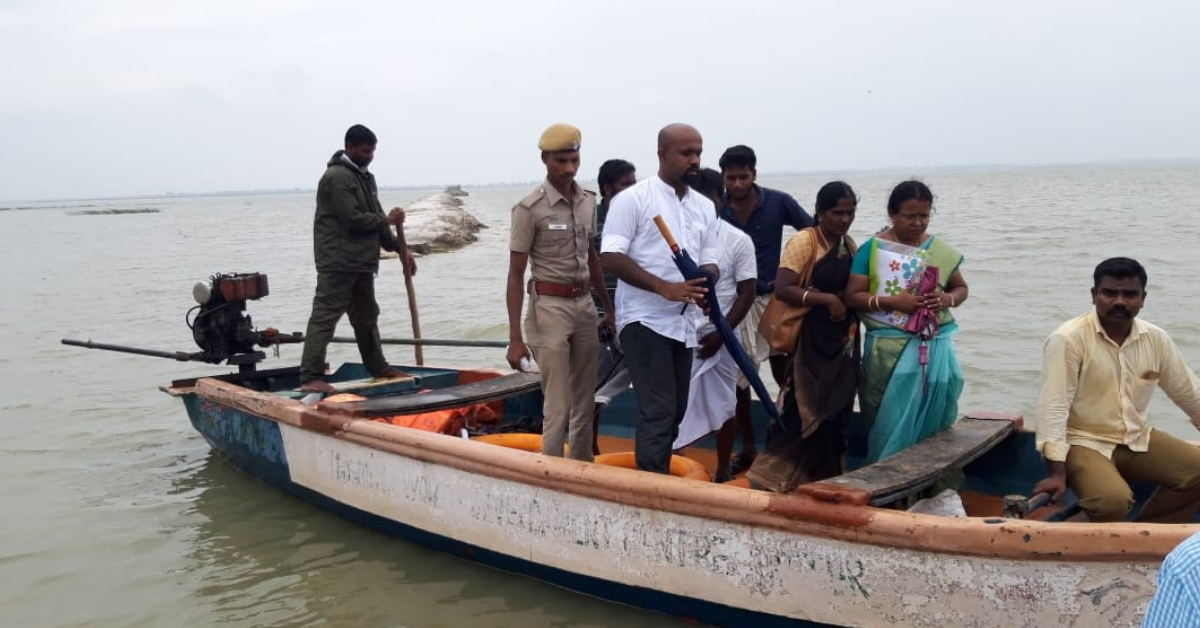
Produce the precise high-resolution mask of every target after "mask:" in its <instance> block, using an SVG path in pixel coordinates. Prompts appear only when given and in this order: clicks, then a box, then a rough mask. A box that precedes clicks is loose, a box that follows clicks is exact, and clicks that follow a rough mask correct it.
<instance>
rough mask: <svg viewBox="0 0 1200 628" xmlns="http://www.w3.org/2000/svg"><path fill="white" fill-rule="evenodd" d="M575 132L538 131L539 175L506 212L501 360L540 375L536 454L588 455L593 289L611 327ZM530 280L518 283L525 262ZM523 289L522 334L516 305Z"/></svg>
mask: <svg viewBox="0 0 1200 628" xmlns="http://www.w3.org/2000/svg"><path fill="white" fill-rule="evenodd" d="M579 140H580V133H579V129H577V128H575V127H573V126H570V125H567V124H555V125H552V126H551V127H550V128H548V129H546V131H545V132H544V133H542V137H541V139H540V140H539V141H538V148H540V149H541V151H542V163H543V164H545V165H546V180H545V181H544V182H543V183H542V184H541V185H540V186H539V187H538V188H537V189H536V190H534V191H533V193H531V194H530V195H529V196H526V197H525V198H523V199H521V202H519V203H517V205H516V206H515V207H513V210H512V233H511V236H510V238H509V257H508V295H507V299H506V302H507V305H508V342H509V345H508V355H507V358H508V363H509V365H510V366H512V367H513V368H514V369H520V368H521V367H522V365H521V361H522V359H524V358H528V357H529V352H530V351H531V350H532V352H533V359H535V360H536V362H537V365H538V368H539V369H540V370H541V373H542V393H543V395H544V396H545V405H544V406H543V414H544V419H543V423H542V453H543V454H547V455H551V456H561V455H562V453H563V441H564V440H566V441H568V442H569V443H570V447H569V449H568V451H567V455H568V456H569V457H571V458H574V459H575V460H585V461H591V460H592V439H593V436H592V421H593V418H592V409H593V406H594V397H593V394H594V392H595V385H596V355H597V350H598V348H599V336H598V331H597V328H596V306H595V305H594V304H593V303H592V298H591V292H592V290H595V291H596V293H597V295H599V297H600V301H601V306H602V307H603V308H604V312H605V315H604V318H603V320H602V321H601V323H600V325H601V326H602V327H607V328H608V329H609V330H610V331H611V330H612V329H613V315H612V311H613V309H612V300H611V299H610V298H609V296H608V291H607V290H605V289H604V276H603V273H602V271H601V269H600V258H599V256H598V255H597V254H596V248H595V246H594V244H593V237H594V235H595V231H596V194H595V193H594V192H592V191H591V190H585V189H583V188H581V187H579V185H578V184H576V183H575V173H576V172H577V171H578V170H579ZM526 266H530V267H531V275H532V279H530V280H529V282H528V284H526V282H525V267H526ZM526 293H528V294H529V312H528V314H527V315H526V318H525V335H526V336H527V337H528V347H527V346H526V338H524V337H522V335H521V322H520V321H521V307H522V302H523V301H524V298H525V294H526Z"/></svg>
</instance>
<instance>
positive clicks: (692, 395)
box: [671, 333, 738, 449]
mask: <svg viewBox="0 0 1200 628" xmlns="http://www.w3.org/2000/svg"><path fill="white" fill-rule="evenodd" d="M703 335H704V333H701V334H700V336H701V337H703ZM737 374H738V367H737V363H736V362H734V361H733V356H731V355H729V351H728V350H727V349H725V347H721V349H720V351H717V353H716V355H713V356H711V357H709V358H708V359H705V360H700V359H695V360H693V361H692V380H691V384H690V385H689V387H688V400H687V401H688V403H687V412H685V413H684V415H683V422H682V423H680V424H679V435H678V436H676V437H675V443H674V444H672V445H671V448H672V449H682V448H684V447H687V446H688V445H691V444H692V443H695V442H696V441H698V440H700V439H701V438H704V437H705V436H708V435H709V434H711V433H713V432H715V431H717V430H719V429H721V426H722V425H724V424H725V422H726V421H728V420H730V419H732V418H733V412H734V410H735V408H736V407H737V395H736V394H735V392H734V387H735V385H736V382H737Z"/></svg>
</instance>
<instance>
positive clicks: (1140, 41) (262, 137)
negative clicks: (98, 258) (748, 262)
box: [0, 0, 1200, 199]
mask: <svg viewBox="0 0 1200 628" xmlns="http://www.w3.org/2000/svg"><path fill="white" fill-rule="evenodd" d="M1198 16H1200V4H1197V3H1195V2H1186V1H1179V2H1153V1H1147V2H1143V3H1133V2H1104V1H1095V0H1093V1H1079V2H1077V1H1066V0H1061V1H1060V0H1039V1H1036V2H1026V1H1015V2H987V3H983V2H962V1H961V0H959V1H947V2H924V1H922V2H905V1H900V2H895V1H891V2H883V1H880V2H845V1H840V2H827V1H826V2H807V1H782V0H781V1H777V2H767V1H754V0H739V1H728V2H712V1H707V0H695V1H692V2H668V1H654V0H642V1H640V2H634V1H630V2H625V1H622V0H608V1H599V2H587V1H566V0H560V1H558V2H542V1H532V0H507V1H504V0H483V1H478V2H466V1H455V0H439V1H438V2H414V1H411V0H409V1H404V0H398V1H392V2H373V1H365V0H364V1H359V2H334V1H332V0H330V1H326V0H205V1H196V0H189V1H187V2H179V1H175V0H105V1H104V2H97V1H93V0H69V1H68V0H0V81H2V84H0V138H2V139H3V141H4V150H3V153H2V156H0V198H2V199H37V198H63V197H88V196H118V195H135V194H157V193H166V192H203V191H212V190H249V189H275V188H294V187H302V188H311V187H314V186H315V185H316V181H317V179H318V178H319V176H320V174H321V172H322V170H323V164H324V162H325V160H326V159H328V157H329V156H330V154H332V152H333V151H334V150H336V149H337V148H340V145H341V141H342V136H343V133H344V132H345V130H346V128H347V127H348V126H349V125H351V124H354V123H363V124H366V125H367V126H369V127H371V128H372V129H373V130H374V131H375V132H376V133H377V135H378V136H379V138H380V142H379V147H378V152H377V154H376V160H375V163H374V164H373V165H372V168H373V170H374V171H375V173H376V176H377V178H378V180H379V182H380V184H381V185H413V184H425V183H429V184H445V183H455V182H458V183H467V184H470V183H486V182H500V181H520V180H531V179H537V178H540V177H541V176H542V175H544V172H545V171H544V169H543V167H542V165H541V163H540V161H539V160H538V152H537V148H536V142H537V138H538V135H539V134H540V133H541V131H542V130H543V129H544V128H545V127H546V126H548V125H549V124H551V123H555V122H569V123H572V124H575V125H577V126H579V127H580V128H581V129H582V131H583V152H582V157H583V175H584V176H586V178H594V176H595V170H596V168H597V167H599V165H600V163H601V162H602V161H603V160H604V159H607V158H610V157H624V158H628V159H630V160H632V161H634V163H635V164H637V166H638V167H639V169H640V174H642V175H643V176H646V175H649V174H651V173H652V172H654V170H655V166H656V164H655V158H654V139H655V134H656V132H657V130H658V129H659V128H660V127H661V126H663V125H664V124H667V123H670V122H676V121H683V122H689V123H691V124H693V125H695V126H696V127H697V128H699V129H700V131H701V133H702V134H703V136H704V140H705V148H706V150H705V158H706V161H707V162H709V163H710V164H715V163H716V160H717V157H718V156H719V155H720V152H721V151H722V150H723V149H724V148H725V147H727V146H730V145H732V144H738V143H745V144H749V145H751V146H752V147H754V148H755V149H756V150H757V152H758V154H759V170H760V171H762V172H776V171H844V170H851V169H864V168H881V167H905V168H909V169H911V170H913V172H914V173H919V170H917V169H918V168H920V167H928V166H934V165H957V164H997V163H1004V164H1036V163H1054V162H1087V161H1101V160H1123V159H1159V158H1165V159H1173V158H1197V157H1200V120H1197V116H1200V80H1198V79H1200V36H1198V33H1200V17H1198Z"/></svg>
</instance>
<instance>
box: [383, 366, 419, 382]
mask: <svg viewBox="0 0 1200 628" xmlns="http://www.w3.org/2000/svg"><path fill="white" fill-rule="evenodd" d="M403 377H412V375H410V374H408V373H405V372H404V371H401V370H400V369H398V368H396V367H394V366H389V367H387V370H385V371H384V372H382V373H380V374H379V377H376V378H375V379H400V378H403Z"/></svg>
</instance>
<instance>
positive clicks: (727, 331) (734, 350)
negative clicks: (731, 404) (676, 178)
mask: <svg viewBox="0 0 1200 628" xmlns="http://www.w3.org/2000/svg"><path fill="white" fill-rule="evenodd" d="M654 224H656V225H658V231H659V232H660V233H662V236H663V239H665V240H666V241H667V245H668V246H670V247H671V256H672V258H673V259H674V261H675V266H676V267H677V268H678V269H679V272H680V273H681V274H683V278H684V280H690V279H696V278H703V279H704V287H705V288H708V292H706V293H705V294H704V299H705V302H706V304H707V305H708V320H710V321H712V324H713V326H714V327H716V328H717V335H719V336H720V337H721V342H722V343H723V344H724V345H725V348H726V349H727V350H728V351H729V355H731V356H733V361H734V362H736V363H737V365H738V368H739V369H741V370H742V373H744V374H745V375H746V379H747V380H748V381H749V382H750V387H751V388H753V389H754V393H755V394H756V395H758V400H759V401H761V402H762V405H763V408H765V409H766V411H767V414H768V415H770V417H771V419H772V420H777V419H778V418H779V409H778V408H776V407H775V402H774V401H773V400H772V399H771V395H770V394H768V393H767V387H766V386H765V385H763V381H762V378H761V377H759V376H758V369H756V368H755V367H754V362H753V361H752V360H751V359H750V356H748V355H746V349H745V348H743V347H742V343H741V342H740V341H739V340H738V337H737V334H736V333H734V331H733V327H730V325H729V321H727V320H725V314H724V313H722V312H721V306H720V304H719V303H717V290H716V286H715V285H713V278H712V275H711V274H710V273H708V272H706V271H704V270H701V269H700V267H699V266H698V265H697V264H696V262H695V261H694V260H693V259H692V256H691V255H688V252H687V251H686V250H684V249H681V248H679V245H678V244H677V243H676V242H675V238H674V237H673V236H672V235H671V230H670V229H668V228H667V223H666V222H664V221H663V219H662V216H655V217H654ZM684 307H685V308H686V307H687V306H686V305H685V306H684Z"/></svg>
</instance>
